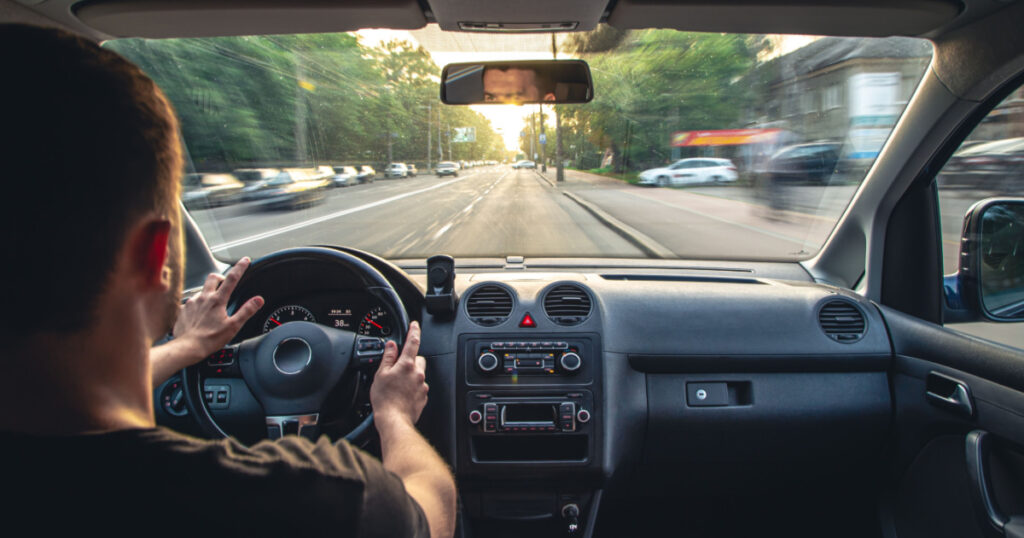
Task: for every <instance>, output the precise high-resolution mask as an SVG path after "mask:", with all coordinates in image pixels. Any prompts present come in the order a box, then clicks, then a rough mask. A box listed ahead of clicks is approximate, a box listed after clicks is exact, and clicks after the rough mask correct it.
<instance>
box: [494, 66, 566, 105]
mask: <svg viewBox="0 0 1024 538" xmlns="http://www.w3.org/2000/svg"><path fill="white" fill-rule="evenodd" d="M543 86H546V84H544V79H542V78H541V77H539V76H538V75H537V71H536V70H534V69H529V68H518V67H511V68H508V69H495V68H487V69H485V70H484V102H487V103H522V102H529V101H554V100H555V94H554V92H553V91H551V89H550V88H544V87H543Z"/></svg>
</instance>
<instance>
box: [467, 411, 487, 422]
mask: <svg viewBox="0 0 1024 538" xmlns="http://www.w3.org/2000/svg"><path fill="white" fill-rule="evenodd" d="M483 419H484V415H483V413H481V412H480V411H477V410H476V409H474V410H472V411H470V412H469V423H470V424H480V421H481V420H483Z"/></svg>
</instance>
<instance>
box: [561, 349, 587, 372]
mask: <svg viewBox="0 0 1024 538" xmlns="http://www.w3.org/2000/svg"><path fill="white" fill-rule="evenodd" d="M558 363H559V364H561V365H562V369H563V370H565V371H567V372H575V371H576V370H579V369H580V366H582V365H583V359H581V358H580V356H579V355H577V354H575V353H572V352H569V353H564V354H562V358H560V359H558Z"/></svg>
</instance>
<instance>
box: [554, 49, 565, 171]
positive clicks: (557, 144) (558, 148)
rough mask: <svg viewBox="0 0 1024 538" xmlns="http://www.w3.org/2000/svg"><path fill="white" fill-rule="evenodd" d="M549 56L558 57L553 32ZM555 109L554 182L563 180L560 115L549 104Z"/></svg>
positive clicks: (556, 108) (555, 106)
mask: <svg viewBox="0 0 1024 538" xmlns="http://www.w3.org/2000/svg"><path fill="white" fill-rule="evenodd" d="M551 56H552V57H553V58H554V59H556V60H557V59H558V46H556V45H555V33H554V32H552V33H551ZM551 108H552V110H554V111H555V166H556V167H557V168H555V170H556V172H555V182H556V183H557V182H562V181H565V165H564V163H563V160H564V159H563V158H562V116H561V115H560V114H559V113H558V106H557V105H551Z"/></svg>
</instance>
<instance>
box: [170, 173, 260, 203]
mask: <svg viewBox="0 0 1024 538" xmlns="http://www.w3.org/2000/svg"><path fill="white" fill-rule="evenodd" d="M182 187H183V191H184V192H183V193H182V195H181V201H182V203H184V204H185V207H186V208H188V209H205V208H210V207H220V206H222V205H227V204H230V203H233V202H235V201H237V200H238V199H239V194H240V193H241V192H242V189H243V188H244V187H245V184H244V183H242V182H241V181H239V180H238V179H237V178H236V177H235V176H233V175H231V174H185V177H184V178H183V179H182Z"/></svg>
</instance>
